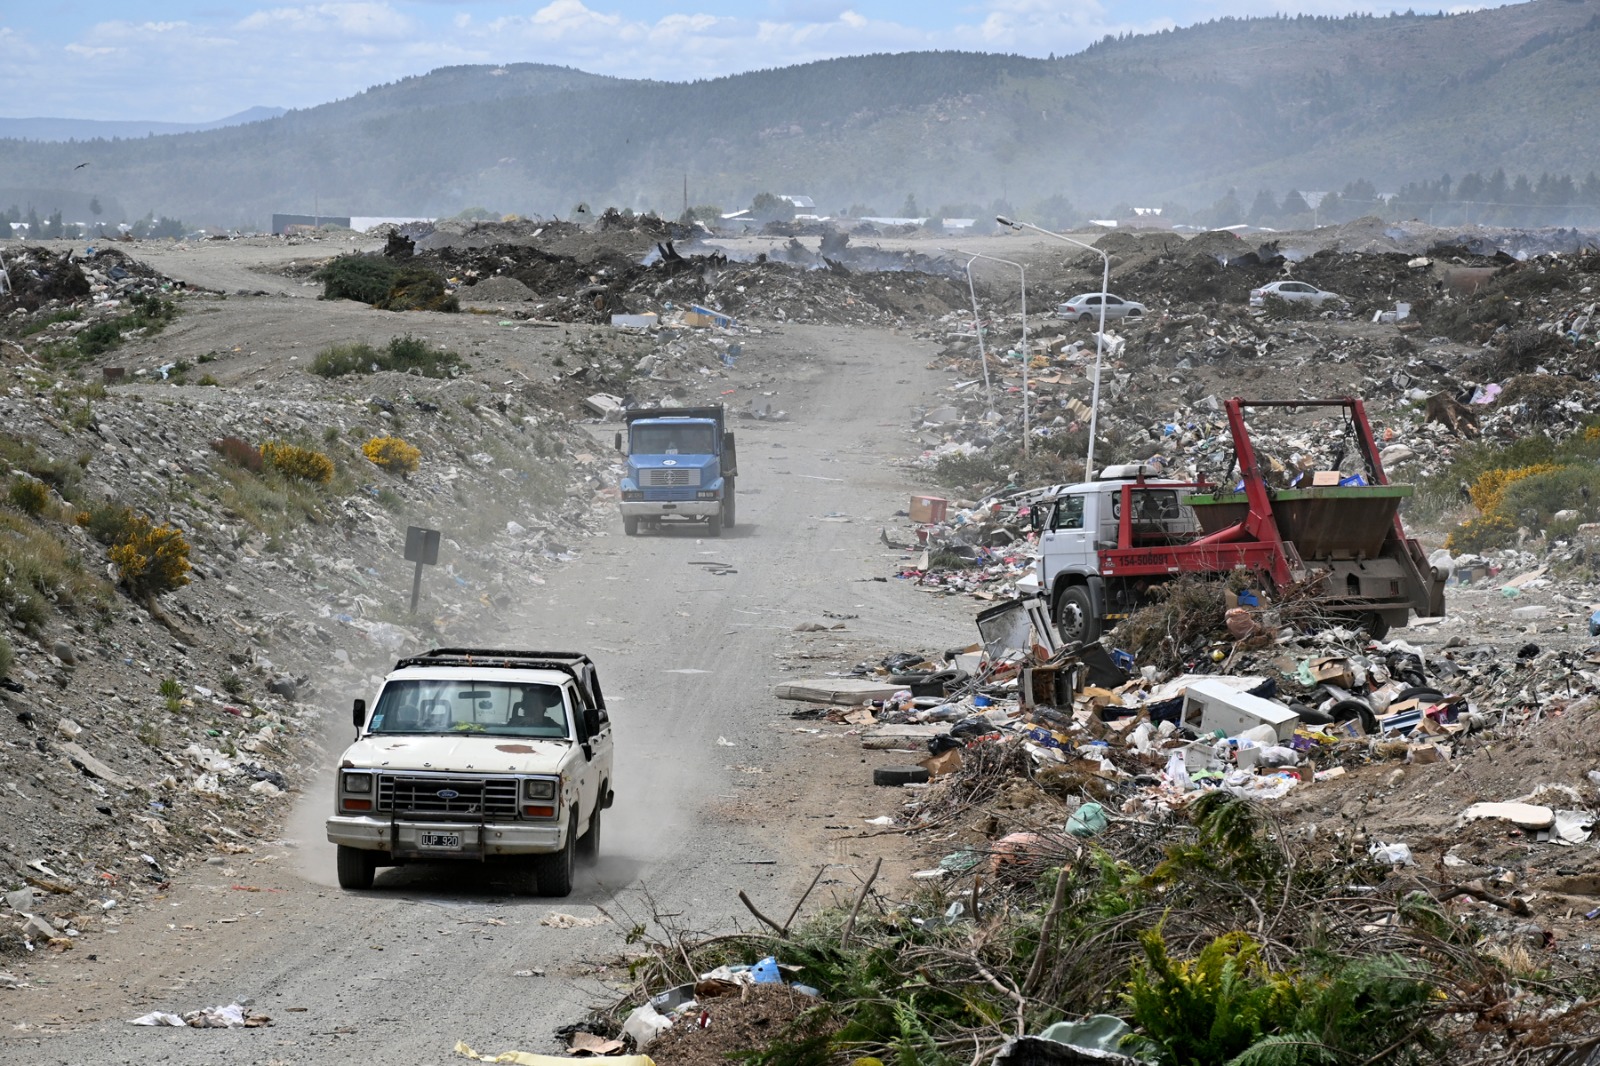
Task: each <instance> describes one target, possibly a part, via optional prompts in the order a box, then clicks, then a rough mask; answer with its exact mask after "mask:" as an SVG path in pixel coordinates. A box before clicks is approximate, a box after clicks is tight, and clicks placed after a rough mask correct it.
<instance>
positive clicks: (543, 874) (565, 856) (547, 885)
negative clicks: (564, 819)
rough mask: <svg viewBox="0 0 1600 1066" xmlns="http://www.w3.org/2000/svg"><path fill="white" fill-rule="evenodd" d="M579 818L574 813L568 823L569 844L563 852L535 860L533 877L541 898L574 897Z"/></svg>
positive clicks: (564, 846)
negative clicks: (574, 856)
mask: <svg viewBox="0 0 1600 1066" xmlns="http://www.w3.org/2000/svg"><path fill="white" fill-rule="evenodd" d="M577 834H578V816H577V812H576V811H574V812H573V815H572V817H571V819H570V820H569V821H568V823H567V842H566V843H565V844H563V845H561V850H560V851H557V852H555V853H553V854H550V855H539V856H537V857H535V858H534V860H533V877H534V881H535V882H536V883H537V884H538V886H539V895H541V896H570V895H572V870H573V853H574V852H576V851H577Z"/></svg>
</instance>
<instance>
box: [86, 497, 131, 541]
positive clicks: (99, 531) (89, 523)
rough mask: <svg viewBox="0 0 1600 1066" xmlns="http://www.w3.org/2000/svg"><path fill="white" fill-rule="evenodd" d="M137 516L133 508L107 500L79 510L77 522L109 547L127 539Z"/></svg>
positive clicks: (90, 534)
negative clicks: (85, 509)
mask: <svg viewBox="0 0 1600 1066" xmlns="http://www.w3.org/2000/svg"><path fill="white" fill-rule="evenodd" d="M136 517H137V516H136V515H135V514H134V513H133V508H131V507H124V506H123V505H122V504H120V503H110V502H106V503H97V504H95V505H94V506H93V507H90V508H89V509H88V510H87V511H80V512H78V518H77V523H78V525H80V526H82V527H83V528H84V529H86V530H88V531H89V536H91V537H93V538H94V539H95V540H97V541H99V542H100V543H101V544H104V545H106V546H107V547H109V546H111V545H113V544H119V543H121V542H122V541H124V540H126V539H127V536H128V531H129V530H130V529H132V528H133V523H134V519H135V518H136Z"/></svg>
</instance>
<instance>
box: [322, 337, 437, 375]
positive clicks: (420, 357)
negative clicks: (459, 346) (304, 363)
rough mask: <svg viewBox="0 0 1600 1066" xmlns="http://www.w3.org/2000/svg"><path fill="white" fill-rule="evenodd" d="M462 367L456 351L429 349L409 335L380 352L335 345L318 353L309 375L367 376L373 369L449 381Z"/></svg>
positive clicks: (361, 347) (365, 347) (422, 341)
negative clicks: (447, 379)
mask: <svg viewBox="0 0 1600 1066" xmlns="http://www.w3.org/2000/svg"><path fill="white" fill-rule="evenodd" d="M461 367H462V362H461V356H459V355H457V354H456V353H455V352H452V351H449V350H447V349H443V348H433V347H430V346H429V345H428V342H427V341H424V340H421V339H420V338H417V337H413V336H411V334H409V333H408V334H406V335H405V336H404V337H394V338H392V339H391V340H390V341H389V344H388V346H387V347H386V348H385V349H384V350H382V351H380V350H379V349H377V348H374V347H373V346H372V345H370V344H336V345H333V346H332V347H330V348H325V349H323V350H322V351H321V352H318V353H317V356H316V358H315V359H313V360H312V361H311V372H312V373H313V374H316V375H317V376H318V377H324V378H338V377H344V376H345V375H346V374H368V373H372V372H373V371H375V370H395V371H399V372H400V373H403V374H420V375H421V376H422V377H425V378H448V377H454V376H455V375H456V373H458V372H459V371H460V369H461Z"/></svg>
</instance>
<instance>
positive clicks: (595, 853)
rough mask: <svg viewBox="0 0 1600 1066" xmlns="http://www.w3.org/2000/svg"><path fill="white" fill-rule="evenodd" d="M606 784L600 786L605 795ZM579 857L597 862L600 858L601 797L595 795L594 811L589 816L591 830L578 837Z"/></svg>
mask: <svg viewBox="0 0 1600 1066" xmlns="http://www.w3.org/2000/svg"><path fill="white" fill-rule="evenodd" d="M605 791H606V790H605V786H603V785H602V786H601V788H600V796H604V795H605ZM578 858H579V859H581V860H582V861H584V862H595V861H597V860H598V859H599V858H600V797H599V796H597V797H595V803H594V813H593V814H591V815H590V816H589V831H588V832H586V833H584V834H583V836H581V837H579V838H578Z"/></svg>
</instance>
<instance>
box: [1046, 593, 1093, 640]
mask: <svg viewBox="0 0 1600 1066" xmlns="http://www.w3.org/2000/svg"><path fill="white" fill-rule="evenodd" d="M1056 632H1057V633H1058V634H1059V635H1060V637H1061V643H1062V644H1064V645H1072V644H1093V643H1094V642H1095V641H1097V640H1099V639H1100V619H1098V618H1096V617H1095V615H1094V607H1093V606H1092V604H1091V603H1090V601H1089V590H1088V589H1086V588H1084V587H1083V586H1082V585H1073V586H1071V587H1070V588H1068V589H1066V590H1065V591H1063V592H1062V593H1061V598H1060V599H1059V600H1057V601H1056Z"/></svg>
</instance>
